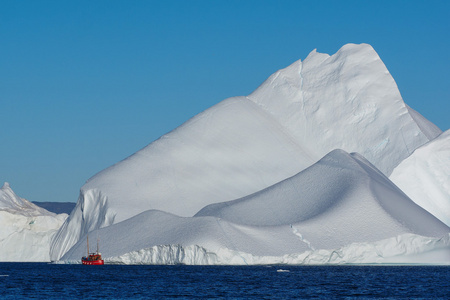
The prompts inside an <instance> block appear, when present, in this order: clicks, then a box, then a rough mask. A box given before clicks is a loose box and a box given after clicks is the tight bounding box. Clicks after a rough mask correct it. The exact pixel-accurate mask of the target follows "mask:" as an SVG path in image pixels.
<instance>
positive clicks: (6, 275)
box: [0, 274, 9, 277]
mask: <svg viewBox="0 0 450 300" xmlns="http://www.w3.org/2000/svg"><path fill="white" fill-rule="evenodd" d="M8 276H9V275H1V274H0V277H8Z"/></svg>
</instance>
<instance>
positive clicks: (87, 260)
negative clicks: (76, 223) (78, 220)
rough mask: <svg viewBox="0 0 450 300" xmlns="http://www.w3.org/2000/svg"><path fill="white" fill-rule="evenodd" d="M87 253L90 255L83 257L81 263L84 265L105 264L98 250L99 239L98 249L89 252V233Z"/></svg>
mask: <svg viewBox="0 0 450 300" xmlns="http://www.w3.org/2000/svg"><path fill="white" fill-rule="evenodd" d="M87 253H88V256H87V257H86V256H83V257H82V258H81V263H82V264H83V265H104V264H105V262H104V260H103V259H102V254H101V253H99V252H98V239H97V251H95V252H92V253H89V235H88V237H87Z"/></svg>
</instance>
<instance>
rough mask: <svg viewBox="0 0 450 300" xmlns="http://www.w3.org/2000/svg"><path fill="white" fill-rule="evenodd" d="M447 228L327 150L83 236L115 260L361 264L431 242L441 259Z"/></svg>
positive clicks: (363, 168) (367, 169) (382, 180)
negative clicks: (233, 188)
mask: <svg viewBox="0 0 450 300" xmlns="http://www.w3.org/2000/svg"><path fill="white" fill-rule="evenodd" d="M449 233H450V228H449V227H447V226H446V225H445V224H443V223H442V222H440V221H439V220H437V219H436V218H435V217H434V216H432V215H431V214H430V213H428V212H427V211H425V210H424V209H422V208H421V207H419V206H418V205H416V204H415V203H414V202H412V201H411V200H410V199H408V197H407V196H406V195H405V194H403V193H402V192H401V191H400V190H399V189H398V188H397V187H396V186H395V185H394V184H392V182H390V181H389V179H388V178H387V177H386V176H384V175H383V174H382V173H381V172H380V171H378V170H377V169H376V168H375V167H374V166H373V165H371V164H370V163H369V162H368V161H367V160H365V159H364V158H362V157H361V156H360V155H358V154H352V155H350V154H348V153H346V152H344V151H342V150H335V151H332V152H331V153H329V154H328V155H327V156H326V157H324V158H323V159H321V160H320V161H319V162H317V163H316V164H314V165H313V166H311V167H310V168H308V169H306V170H304V171H303V172H301V173H299V174H296V175H294V176H293V177H291V178H288V179H286V180H284V181H282V182H280V183H278V184H275V185H273V186H271V187H269V188H267V189H264V190H262V191H260V192H258V193H256V194H253V195H250V196H248V197H244V198H242V199H238V200H235V201H230V202H224V203H218V204H212V205H209V206H206V207H205V208H203V209H202V210H200V212H199V213H197V214H196V215H195V216H194V217H178V216H175V215H172V214H169V213H165V212H161V211H156V210H149V211H146V212H143V213H141V214H139V215H137V216H135V217H133V218H130V219H127V220H125V221H123V222H120V223H117V224H114V225H112V226H109V227H106V228H103V229H100V230H98V231H97V232H93V233H91V235H92V234H94V236H95V235H97V234H98V236H99V237H100V240H101V246H102V252H103V256H104V257H105V258H106V259H107V261H111V262H121V263H129V262H133V263H149V262H150V263H174V262H179V261H177V260H174V259H175V257H178V258H177V259H181V258H180V255H181V253H182V256H183V259H182V262H183V263H192V264H216V263H224V264H233V263H238V264H242V263H264V261H265V260H267V261H265V262H266V263H267V262H269V263H271V262H273V261H276V262H282V260H283V259H284V260H287V259H288V257H290V258H291V259H292V262H296V263H302V262H303V260H304V259H305V258H306V256H307V255H306V254H305V253H308V254H311V253H313V257H316V258H314V259H312V257H310V258H309V259H310V260H308V261H307V262H320V261H321V260H323V259H327V260H326V261H322V262H348V263H352V262H353V263H355V262H359V263H371V262H377V261H378V260H380V259H394V256H397V255H399V254H401V255H404V254H406V253H407V252H408V251H409V252H408V253H414V254H424V252H427V251H430V250H436V248H437V249H439V251H441V252H442V253H441V255H444V258H441V260H440V261H439V262H440V263H445V255H447V256H448V255H449V254H450V247H449V242H448V237H449ZM440 239H443V240H440ZM396 241H397V242H396ZM355 244H357V245H359V246H358V247H356V246H355ZM376 244H378V246H373V245H376ZM430 244H433V245H434V244H436V245H435V246H436V247H431V246H430ZM351 245H353V246H351ZM358 248H359V250H358ZM85 249H86V242H85V238H84V239H82V240H81V241H80V242H78V243H77V244H76V245H75V246H74V247H73V248H72V249H71V250H70V251H69V252H68V253H67V254H66V255H65V256H64V257H63V258H62V260H67V261H79V258H80V257H81V256H82V255H83V254H84V253H85V251H86V250H85ZM337 249H341V250H340V251H341V252H342V253H341V254H340V256H341V257H340V259H338V260H336V257H335V258H332V256H333V255H335V256H336V254H333V251H332V250H337ZM358 251H359V252H358ZM377 251H378V252H379V253H376V252H377ZM352 252H353V253H352ZM325 253H327V254H325ZM380 253H384V254H383V255H384V256H383V255H382V254H380ZM327 255H328V256H327ZM343 257H346V258H344V259H343ZM330 259H334V260H335V261H333V260H331V261H330ZM404 259H405V258H404ZM436 259H437V258H436ZM437 260H439V259H437ZM410 262H411V261H410ZM421 262H424V261H423V260H422V261H421Z"/></svg>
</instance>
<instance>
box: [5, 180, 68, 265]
mask: <svg viewBox="0 0 450 300" xmlns="http://www.w3.org/2000/svg"><path fill="white" fill-rule="evenodd" d="M67 216H68V215H67V214H59V215H57V214H54V213H51V212H49V211H47V210H45V209H43V208H41V207H39V206H37V205H35V204H33V203H31V202H29V201H28V200H26V199H23V198H20V197H19V196H17V195H16V194H15V193H14V191H13V190H12V189H11V187H10V185H9V183H7V182H5V183H4V185H3V187H2V188H1V189H0V228H1V230H0V261H2V262H5V261H13V262H40V261H50V242H51V240H52V238H53V235H55V234H56V232H57V231H58V229H59V228H60V227H61V225H62V224H63V222H64V221H65V220H66V218H67Z"/></svg>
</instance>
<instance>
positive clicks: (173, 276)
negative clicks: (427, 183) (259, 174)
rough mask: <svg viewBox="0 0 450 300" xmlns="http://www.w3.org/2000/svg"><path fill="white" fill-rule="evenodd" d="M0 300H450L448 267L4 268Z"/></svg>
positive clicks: (12, 265) (17, 265)
mask: <svg viewBox="0 0 450 300" xmlns="http://www.w3.org/2000/svg"><path fill="white" fill-rule="evenodd" d="M280 269H283V270H288V271H289V272H279V270H280ZM0 298H2V299H29V298H38V299H51V298H53V299H68V298H78V299H89V298H106V299H124V298H131V299H140V298H145V299H167V298H169V299H173V298H201V299H206V298H221V299H248V298H253V299H292V298H316V299H317V298H320V299H330V298H340V299H342V298H347V299H348V298H373V299H380V298H391V299H402V298H403V299H414V298H415V299H421V298H423V299H449V298H450V267H444V266H437V267H435V266H242V267H237V266H119V265H104V266H83V265H55V264H43V263H0Z"/></svg>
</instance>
